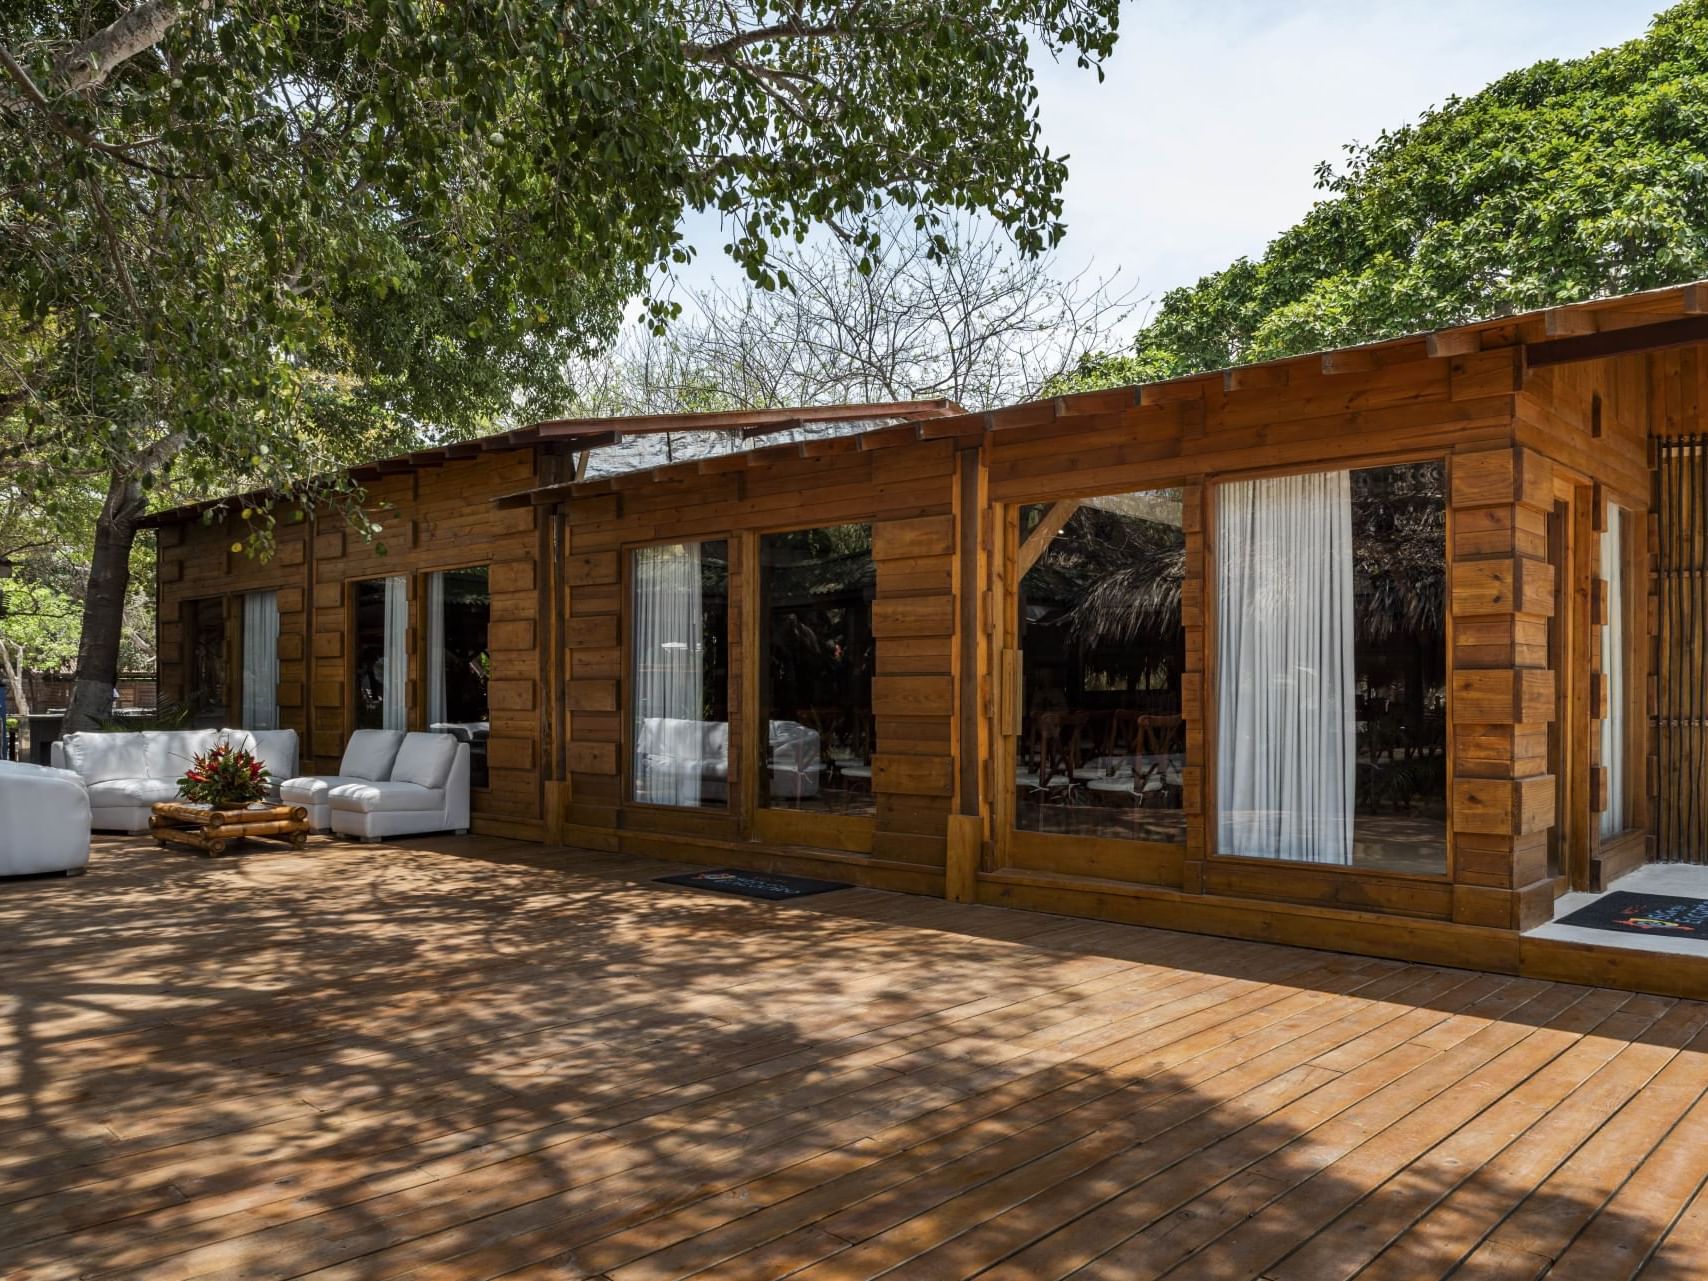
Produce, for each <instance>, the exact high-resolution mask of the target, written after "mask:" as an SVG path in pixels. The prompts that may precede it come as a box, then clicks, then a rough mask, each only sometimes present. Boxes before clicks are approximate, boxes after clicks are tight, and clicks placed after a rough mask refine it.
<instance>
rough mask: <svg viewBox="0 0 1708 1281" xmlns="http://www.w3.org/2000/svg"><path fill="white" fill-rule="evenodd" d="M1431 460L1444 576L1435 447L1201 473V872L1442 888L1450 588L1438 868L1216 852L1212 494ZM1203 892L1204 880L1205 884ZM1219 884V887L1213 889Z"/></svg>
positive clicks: (1444, 465) (1450, 703) (1449, 794)
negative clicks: (1247, 484)
mask: <svg viewBox="0 0 1708 1281" xmlns="http://www.w3.org/2000/svg"><path fill="white" fill-rule="evenodd" d="M1431 462H1432V463H1438V464H1440V466H1441V469H1442V490H1443V503H1444V511H1445V523H1446V530H1445V545H1444V548H1443V561H1444V567H1445V570H1446V572H1447V574H1448V576H1449V579H1450V578H1451V574H1452V566H1453V560H1454V532H1455V523H1456V522H1455V519H1454V513H1453V502H1452V494H1453V456H1452V454H1451V453H1450V452H1445V451H1442V450H1416V451H1405V452H1400V453H1387V454H1365V455H1351V456H1348V457H1346V458H1337V459H1335V460H1334V462H1333V465H1332V466H1323V465H1322V464H1320V463H1318V464H1291V465H1278V466H1274V467H1262V468H1242V469H1235V470H1229V471H1218V472H1210V473H1206V474H1205V475H1204V476H1203V539H1204V557H1203V566H1202V575H1203V579H1202V581H1203V588H1202V590H1203V598H1204V669H1203V670H1204V686H1203V691H1202V694H1203V714H1204V720H1203V726H1204V761H1203V766H1204V767H1203V771H1202V779H1203V810H1202V813H1203V818H1204V858H1205V867H1206V869H1207V873H1208V874H1210V875H1213V874H1214V872H1213V869H1215V868H1227V869H1230V870H1237V872H1238V873H1249V874H1251V875H1253V876H1254V877H1255V878H1258V879H1273V880H1275V881H1276V882H1277V883H1279V882H1280V881H1281V880H1283V879H1286V880H1288V881H1291V882H1294V883H1301V884H1302V883H1303V882H1302V881H1301V880H1300V879H1299V878H1303V877H1310V876H1316V875H1321V876H1325V877H1331V878H1344V877H1349V876H1350V877H1359V878H1363V879H1364V880H1366V881H1396V882H1410V883H1414V884H1418V885H1431V886H1446V885H1450V884H1451V883H1452V882H1453V880H1454V878H1455V875H1456V867H1457V854H1456V844H1457V841H1456V833H1455V831H1454V821H1453V790H1454V787H1453V784H1454V750H1453V743H1454V726H1455V716H1454V694H1453V674H1454V670H1455V668H1454V661H1453V644H1454V640H1453V637H1454V615H1453V593H1452V591H1451V589H1450V585H1449V589H1448V590H1447V592H1446V599H1445V601H1444V602H1443V609H1442V629H1443V638H1442V639H1443V647H1444V655H1445V669H1446V670H1445V700H1444V709H1443V716H1444V722H1445V723H1444V725H1443V736H1444V741H1445V748H1444V757H1445V767H1446V768H1445V779H1444V796H1443V814H1444V824H1445V832H1444V844H1445V857H1444V859H1443V861H1442V869H1441V870H1440V871H1438V872H1410V871H1403V870H1398V869H1388V868H1368V867H1359V866H1357V865H1356V864H1345V865H1341V864H1334V863H1313V862H1309V861H1305V860H1299V859H1284V858H1269V857H1264V856H1261V855H1250V854H1227V853H1223V852H1222V849H1221V833H1220V818H1221V804H1220V796H1221V791H1220V779H1219V778H1218V771H1217V761H1218V758H1219V755H1220V752H1219V748H1220V743H1221V726H1220V724H1219V699H1218V697H1217V694H1218V690H1219V688H1220V686H1219V681H1220V679H1221V654H1220V647H1219V645H1218V644H1217V635H1218V630H1219V629H1218V624H1219V621H1220V608H1221V601H1220V599H1219V596H1218V593H1217V591H1216V582H1217V578H1218V574H1217V566H1218V563H1219V562H1218V554H1219V548H1218V547H1217V543H1216V499H1217V495H1218V494H1219V492H1220V489H1221V486H1222V485H1224V484H1228V483H1235V482H1239V481H1247V480H1259V479H1264V478H1269V477H1277V476H1306V475H1315V474H1320V473H1324V472H1335V471H1346V472H1355V471H1372V470H1376V469H1379V468H1384V467H1401V466H1406V465H1408V464H1415V463H1431ZM1205 888H1206V890H1209V889H1211V888H1212V887H1211V886H1210V885H1208V884H1207V885H1206V886H1205ZM1218 888H1219V887H1218Z"/></svg>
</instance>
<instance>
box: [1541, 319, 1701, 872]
mask: <svg viewBox="0 0 1708 1281" xmlns="http://www.w3.org/2000/svg"><path fill="white" fill-rule="evenodd" d="M1697 360H1698V356H1697V353H1696V351H1695V350H1694V349H1685V350H1683V351H1671V352H1658V353H1654V354H1652V355H1631V356H1622V357H1616V358H1609V359H1604V360H1594V361H1584V362H1582V363H1580V364H1572V365H1561V366H1556V367H1552V368H1547V369H1541V370H1533V371H1530V372H1529V373H1527V374H1526V376H1525V380H1524V388H1523V392H1522V394H1521V395H1520V396H1519V397H1518V400H1517V404H1516V406H1515V420H1514V428H1513V438H1514V440H1515V441H1517V442H1518V443H1519V444H1520V445H1522V446H1524V447H1525V448H1527V449H1530V450H1533V451H1534V452H1535V453H1536V454H1537V455H1538V456H1539V457H1542V458H1544V459H1547V460H1548V461H1549V463H1551V464H1552V465H1553V467H1554V468H1555V470H1556V472H1557V473H1558V474H1559V475H1560V476H1561V477H1563V478H1565V479H1566V481H1567V483H1569V484H1573V485H1577V486H1579V487H1580V495H1581V494H1582V493H1584V492H1587V496H1588V503H1589V511H1588V521H1587V528H1586V529H1584V530H1583V531H1582V533H1583V534H1584V536H1585V537H1587V538H1589V539H1590V540H1591V543H1592V545H1591V547H1590V548H1589V561H1588V564H1589V570H1588V577H1589V596H1590V600H1589V615H1590V618H1589V621H1590V624H1591V626H1590V629H1589V636H1588V642H1589V653H1588V660H1587V668H1588V681H1589V685H1588V690H1587V698H1586V702H1587V708H1586V710H1587V713H1588V715H1587V718H1586V717H1578V718H1576V723H1574V725H1573V726H1571V727H1569V728H1570V730H1571V731H1572V732H1574V733H1584V732H1586V731H1587V741H1586V742H1585V743H1584V745H1583V749H1582V750H1583V753H1584V755H1585V756H1586V758H1587V759H1588V761H1589V775H1588V778H1587V779H1585V780H1581V781H1574V782H1573V784H1572V785H1573V786H1583V787H1585V788H1586V789H1587V794H1588V798H1589V808H1590V815H1591V818H1590V822H1589V825H1588V828H1587V830H1585V831H1584V832H1583V833H1581V838H1580V839H1581V840H1582V841H1583V842H1584V843H1585V844H1586V845H1587V846H1588V849H1587V858H1588V861H1589V866H1590V870H1591V877H1590V879H1591V883H1592V885H1595V886H1597V887H1600V886H1603V885H1605V884H1606V883H1608V882H1610V881H1612V880H1613V879H1615V878H1617V877H1618V876H1620V875H1623V874H1624V873H1625V872H1628V871H1630V870H1631V869H1632V868H1634V867H1637V866H1639V865H1640V864H1641V863H1642V862H1643V861H1644V859H1645V858H1646V857H1647V855H1648V854H1649V853H1650V850H1651V842H1650V841H1649V840H1648V832H1649V829H1650V814H1651V810H1652V808H1653V797H1652V791H1653V787H1654V778H1655V774H1656V771H1655V770H1654V768H1653V765H1652V763H1651V760H1650V758H1651V756H1652V755H1653V751H1654V749H1653V746H1652V744H1653V741H1654V735H1653V730H1652V727H1651V723H1650V722H1651V718H1652V717H1653V716H1654V714H1655V695H1654V691H1653V689H1652V688H1651V685H1652V682H1651V681H1650V674H1651V673H1652V672H1653V671H1655V670H1657V669H1656V663H1657V661H1658V652H1657V647H1656V645H1655V643H1653V642H1652V641H1651V642H1650V643H1646V644H1645V643H1632V644H1630V645H1629V646H1628V650H1627V654H1626V680H1627V682H1628V687H1629V688H1632V689H1635V690H1637V691H1641V696H1640V697H1639V698H1638V699H1635V700H1633V702H1632V703H1630V704H1628V705H1627V713H1628V716H1627V735H1626V742H1625V749H1624V750H1625V753H1626V756H1627V762H1628V763H1627V769H1628V770H1630V771H1632V772H1633V773H1635V774H1636V775H1637V777H1638V778H1639V779H1640V780H1641V783H1640V786H1639V787H1638V788H1637V789H1636V793H1635V795H1634V796H1633V797H1631V798H1630V823H1629V825H1628V829H1627V831H1628V834H1627V835H1625V836H1624V837H1614V838H1611V839H1608V838H1604V837H1603V836H1602V835H1601V829H1600V814H1601V812H1602V811H1603V810H1605V809H1606V806H1607V777H1608V775H1607V770H1606V763H1605V762H1604V761H1603V760H1602V759H1601V752H1602V727H1601V722H1602V721H1603V720H1604V719H1605V718H1606V715H1607V713H1608V710H1609V707H1608V704H1607V699H1606V695H1605V692H1604V691H1605V689H1606V684H1605V675H1604V672H1605V656H1604V655H1603V654H1602V653H1601V626H1600V625H1601V623H1602V622H1603V621H1604V617H1605V610H1606V606H1607V601H1608V592H1607V584H1606V583H1605V581H1603V579H1602V578H1601V576H1600V574H1601V571H1600V563H1601V561H1600V556H1601V553H1600V545H1599V540H1600V536H1601V534H1602V533H1603V532H1604V530H1605V529H1606V521H1607V519H1608V515H1609V508H1610V506H1617V507H1619V508H1622V509H1624V511H1625V512H1627V513H1629V514H1630V521H1629V526H1630V528H1631V529H1632V531H1633V532H1634V533H1635V535H1636V536H1635V537H1634V538H1630V539H1628V540H1627V547H1626V553H1627V554H1626V558H1625V566H1624V569H1625V583H1626V589H1625V590H1626V592H1627V593H1628V599H1627V602H1626V604H1627V615H1626V618H1627V637H1628V639H1630V640H1632V641H1633V642H1635V638H1637V637H1638V636H1646V637H1651V638H1652V637H1656V636H1658V632H1659V627H1658V623H1659V606H1658V601H1657V600H1655V599H1654V598H1655V596H1656V592H1657V588H1656V586H1655V580H1654V577H1653V570H1652V566H1653V556H1654V552H1655V550H1656V547H1657V544H1658V539H1659V531H1658V526H1657V525H1656V522H1655V504H1654V464H1655V461H1656V460H1655V457H1654V450H1653V448H1652V445H1651V434H1652V431H1653V430H1656V429H1658V427H1659V426H1660V425H1662V424H1664V423H1665V422H1666V421H1667V420H1668V418H1669V415H1670V416H1676V417H1688V418H1689V419H1690V420H1691V421H1692V422H1695V421H1697V420H1696V418H1695V413H1696V403H1695V401H1694V400H1691V399H1688V398H1687V396H1686V395H1685V389H1686V385H1687V384H1686V379H1687V378H1689V377H1693V376H1694V374H1695V371H1696V365H1697ZM1669 401H1670V402H1671V405H1672V408H1671V409H1670V410H1669V408H1668V404H1669ZM1584 487H1587V489H1585V488H1584ZM1644 584H1648V588H1647V591H1645V589H1644ZM1631 597H1635V598H1636V599H1635V600H1633V599H1631ZM1644 597H1647V598H1648V599H1643V598H1644ZM1633 624H1636V625H1633ZM1586 721H1587V723H1586Z"/></svg>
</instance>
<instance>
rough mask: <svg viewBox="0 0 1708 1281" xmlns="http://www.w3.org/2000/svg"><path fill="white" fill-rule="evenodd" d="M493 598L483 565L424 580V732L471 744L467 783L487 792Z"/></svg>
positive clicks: (444, 573) (432, 576)
mask: <svg viewBox="0 0 1708 1281" xmlns="http://www.w3.org/2000/svg"><path fill="white" fill-rule="evenodd" d="M491 622H492V597H491V594H490V593H489V592H488V590H487V583H486V566H485V565H475V566H472V567H470V568H468V569H448V570H445V571H443V572H441V573H437V574H429V575H428V576H427V728H428V729H430V730H435V731H437V732H439V733H441V734H450V735H453V736H454V737H455V738H457V739H458V740H459V741H460V742H464V743H467V744H468V745H469V783H470V785H471V786H474V787H485V786H486V784H487V772H486V740H487V736H488V734H489V732H490V731H491V729H492V724H491V720H490V715H489V713H488V710H487V700H486V684H487V679H488V677H489V676H490V675H491V672H492V659H491V656H490V655H489V654H488V652H487V643H486V637H487V629H488V627H489V625H490V624H491Z"/></svg>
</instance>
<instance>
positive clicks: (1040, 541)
mask: <svg viewBox="0 0 1708 1281" xmlns="http://www.w3.org/2000/svg"><path fill="white" fill-rule="evenodd" d="M1078 510H1079V500H1078V499H1077V498H1063V499H1061V500H1060V501H1058V502H1054V503H1051V504H1050V510H1049V511H1047V512H1045V513H1044V519H1043V520H1041V521H1039V522H1038V524H1037V527H1036V528H1035V529H1033V530H1032V532H1031V533H1030V534H1027V535H1026V541H1025V542H1024V543H1022V544H1021V545H1020V561H1019V564H1018V565H1017V566H1016V567H1015V574H1014V581H1015V582H1019V581H1020V580H1021V579H1022V578H1025V577H1026V571H1027V570H1029V569H1031V568H1032V566H1034V565H1036V564H1037V563H1038V557H1040V556H1042V555H1043V554H1044V551H1045V549H1046V548H1048V547H1049V545H1050V544H1051V543H1053V542H1055V541H1056V535H1057V534H1059V533H1061V532H1062V527H1063V526H1064V525H1066V524H1067V523H1068V521H1070V520H1072V519H1073V514H1074V513H1075V512H1076V511H1078Z"/></svg>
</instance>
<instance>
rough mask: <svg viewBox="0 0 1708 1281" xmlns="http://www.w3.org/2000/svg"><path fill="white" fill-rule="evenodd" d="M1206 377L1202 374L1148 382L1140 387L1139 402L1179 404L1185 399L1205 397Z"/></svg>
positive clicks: (1142, 403) (1141, 403) (1142, 404)
mask: <svg viewBox="0 0 1708 1281" xmlns="http://www.w3.org/2000/svg"><path fill="white" fill-rule="evenodd" d="M1205 381H1206V379H1205V378H1204V377H1203V376H1202V375H1195V376H1193V377H1191V378H1174V379H1171V380H1169V381H1168V382H1165V383H1146V384H1145V385H1144V386H1142V387H1140V388H1139V404H1140V405H1141V406H1148V405H1177V404H1179V403H1180V402H1181V401H1183V400H1202V399H1204V385H1205Z"/></svg>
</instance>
